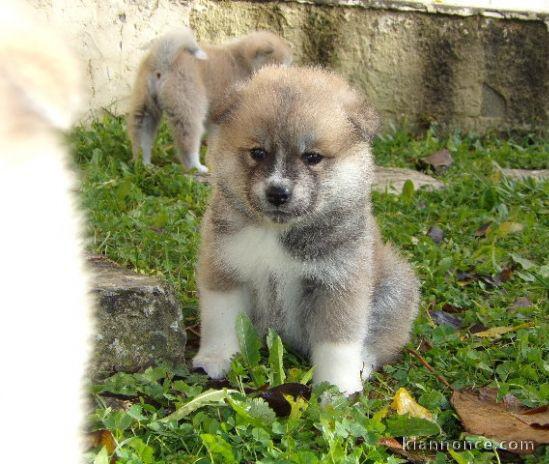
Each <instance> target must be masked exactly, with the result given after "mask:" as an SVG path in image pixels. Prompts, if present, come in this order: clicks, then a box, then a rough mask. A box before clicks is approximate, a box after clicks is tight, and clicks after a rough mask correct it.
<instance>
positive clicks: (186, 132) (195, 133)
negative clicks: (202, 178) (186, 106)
mask: <svg viewBox="0 0 549 464" xmlns="http://www.w3.org/2000/svg"><path fill="white" fill-rule="evenodd" d="M166 115H167V117H168V122H169V123H170V126H171V128H172V133H173V138H174V142H175V145H176V147H177V152H178V153H177V155H178V157H179V160H180V161H181V163H182V164H183V165H184V166H185V167H186V168H187V169H193V168H194V169H196V170H198V172H201V173H206V172H208V168H207V167H206V166H204V165H203V164H202V163H201V162H200V142H201V140H202V134H203V133H204V123H203V120H204V117H205V112H204V114H200V113H199V112H198V113H194V114H189V113H187V112H186V111H181V112H180V111H178V109H175V110H174V111H169V112H168V110H166Z"/></svg>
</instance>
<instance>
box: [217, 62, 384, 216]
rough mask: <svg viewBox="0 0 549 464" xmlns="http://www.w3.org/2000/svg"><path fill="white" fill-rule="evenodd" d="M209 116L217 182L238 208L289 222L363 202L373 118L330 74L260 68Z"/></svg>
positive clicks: (369, 168)
mask: <svg viewBox="0 0 549 464" xmlns="http://www.w3.org/2000/svg"><path fill="white" fill-rule="evenodd" d="M214 122H215V123H216V124H217V128H216V129H215V130H214V132H213V134H212V137H211V139H210V141H211V144H210V150H211V151H210V154H209V158H210V161H211V162H212V164H213V165H214V173H215V175H216V183H217V186H218V188H219V190H220V191H221V192H222V193H223V194H225V196H226V197H227V198H228V199H229V200H230V201H233V202H234V203H238V206H239V207H240V208H241V209H242V208H245V209H246V210H247V211H248V212H250V213H252V214H253V215H255V216H258V217H261V218H263V219H267V220H268V221H270V222H275V223H289V222H296V221H299V220H302V219H304V218H306V217H309V216H311V215H315V214H325V213H329V212H331V211H333V210H334V209H341V208H352V207H359V206H360V205H364V201H365V197H366V196H367V195H368V194H369V186H370V184H371V181H372V175H373V174H372V171H373V168H372V157H371V153H370V144H369V142H370V140H371V137H372V136H373V134H374V132H375V130H376V129H377V125H378V118H377V116H376V114H375V113H374V111H373V110H372V109H371V107H369V106H368V105H367V104H366V103H365V101H364V99H363V97H362V96H361V95H360V94H359V93H358V92H356V91H355V90H353V89H352V88H351V87H349V85H348V84H347V83H346V82H345V81H344V80H343V79H341V78H339V77H337V76H336V75H335V74H332V73H329V72H327V71H322V70H320V69H314V68H286V67H267V68H263V69H262V70H261V71H259V72H258V73H257V74H256V75H255V76H254V77H253V78H252V79H251V80H250V81H249V82H247V83H246V84H244V85H242V86H240V87H238V88H236V89H234V91H233V92H232V93H231V94H230V95H229V96H228V98H227V100H226V104H225V108H224V110H223V111H221V112H219V113H218V114H216V115H215V116H214Z"/></svg>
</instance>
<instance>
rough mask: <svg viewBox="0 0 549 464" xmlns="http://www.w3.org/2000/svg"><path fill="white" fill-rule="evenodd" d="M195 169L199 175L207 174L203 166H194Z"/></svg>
mask: <svg viewBox="0 0 549 464" xmlns="http://www.w3.org/2000/svg"><path fill="white" fill-rule="evenodd" d="M195 168H196V170H197V171H198V172H199V173H200V174H206V173H207V172H208V168H207V167H206V166H204V165H203V164H199V165H198V166H195Z"/></svg>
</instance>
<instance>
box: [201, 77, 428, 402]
mask: <svg viewBox="0 0 549 464" xmlns="http://www.w3.org/2000/svg"><path fill="white" fill-rule="evenodd" d="M214 120H215V122H216V124H217V126H216V128H215V130H214V131H213V133H212V136H211V137H210V140H209V152H208V158H209V162H211V164H212V167H213V194H212V198H211V201H210V204H209V207H208V209H207V212H206V214H205V217H204V220H203V224H202V243H201V249H200V258H199V264H198V272H197V278H198V288H199V297H200V312H201V345H200V350H199V352H198V354H197V355H196V357H195V358H194V361H193V365H194V367H196V368H203V369H204V370H205V371H206V372H207V373H208V374H209V375H210V376H211V377H221V376H223V375H224V374H225V373H226V372H227V370H228V368H229V366H230V360H231V356H232V355H233V354H234V353H236V352H238V343H237V338H236V333H235V328H234V327H235V320H236V317H237V315H238V314H239V313H240V312H246V313H247V314H248V315H249V316H250V317H251V319H252V321H253V322H254V324H255V326H256V327H257V328H258V329H259V331H260V332H261V333H265V331H266V330H267V329H268V328H269V327H272V328H274V329H275V330H276V331H277V332H278V333H279V334H280V335H281V337H282V339H283V340H284V342H285V343H286V344H287V345H289V346H291V347H292V348H293V349H294V350H297V351H299V352H301V353H303V354H304V355H308V356H310V358H311V360H312V362H313V364H314V366H315V374H314V380H315V382H317V383H318V382H323V381H327V382H330V383H332V384H335V385H336V386H338V387H339V388H340V389H341V390H342V391H344V392H345V393H352V392H356V391H360V390H362V380H363V379H365V378H367V377H368V375H369V374H370V372H371V371H372V369H375V368H377V367H379V366H381V365H383V364H384V363H387V362H389V361H390V360H391V359H393V358H394V356H395V355H396V354H397V353H398V352H399V350H400V349H401V348H402V346H403V345H404V344H405V343H406V342H407V341H408V340H409V336H410V328H411V325H412V322H413V320H414V319H415V317H416V314H417V310H418V300H419V291H418V288H419V284H418V280H417V279H416V277H415V275H414V272H413V271H412V269H411V267H410V265H409V264H407V263H406V262H405V261H404V260H403V259H402V258H401V257H400V256H399V255H398V253H397V252H396V251H395V249H394V248H393V247H392V246H390V245H387V244H384V243H383V241H382V239H381V237H380V233H379V230H378V227H377V225H376V221H375V218H374V216H373V214H372V207H371V202H370V189H371V185H372V182H373V175H374V170H373V159H372V154H371V148H370V140H371V138H372V136H373V134H374V132H375V131H376V128H377V125H378V120H377V116H376V114H375V112H374V111H373V110H372V108H371V107H370V106H368V104H367V103H366V102H365V101H364V99H363V97H362V96H361V95H360V94H359V93H358V92H356V91H355V90H353V89H352V88H350V87H349V86H348V85H347V83H346V82H345V81H344V80H342V79H341V78H339V77H337V76H336V75H334V74H332V73H329V72H327V71H322V70H320V69H315V68H284V67H268V68H264V69H262V70H261V71H259V72H258V73H257V74H256V75H255V76H254V77H253V78H252V79H251V80H250V81H249V82H248V83H247V84H245V85H243V86H240V87H239V88H236V89H235V90H234V92H233V93H232V95H230V96H229V97H228V98H227V99H226V101H225V105H224V106H223V107H221V108H220V109H219V112H218V113H217V114H216V115H215V117H214Z"/></svg>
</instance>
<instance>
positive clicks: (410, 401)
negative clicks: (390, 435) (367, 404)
mask: <svg viewBox="0 0 549 464" xmlns="http://www.w3.org/2000/svg"><path fill="white" fill-rule="evenodd" d="M391 407H392V408H393V409H394V410H395V411H396V412H397V414H399V415H402V414H409V415H410V416H412V417H419V418H421V419H427V420H430V421H432V420H433V415H432V414H431V411H429V410H428V409H425V408H424V407H423V406H421V405H420V404H418V403H417V402H416V400H414V397H413V396H412V395H411V394H410V392H409V391H408V390H406V389H405V388H404V387H400V388H399V389H398V390H397V392H396V393H395V396H394V398H393V402H392V403H391Z"/></svg>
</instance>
